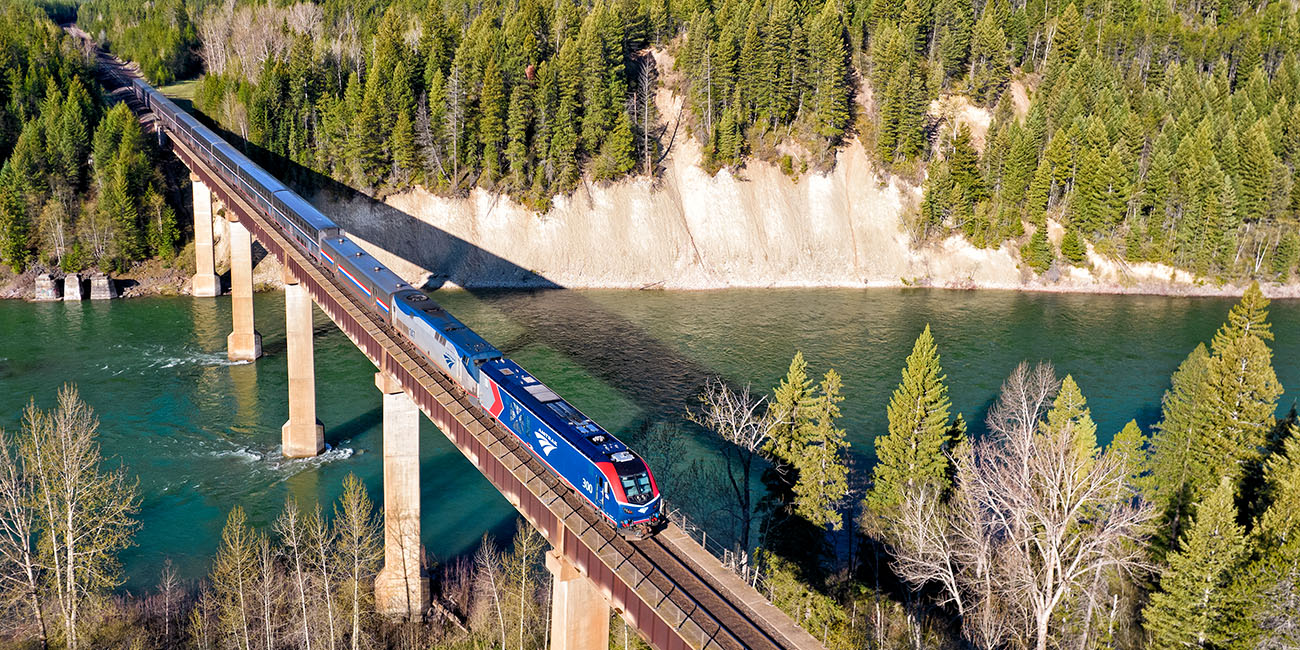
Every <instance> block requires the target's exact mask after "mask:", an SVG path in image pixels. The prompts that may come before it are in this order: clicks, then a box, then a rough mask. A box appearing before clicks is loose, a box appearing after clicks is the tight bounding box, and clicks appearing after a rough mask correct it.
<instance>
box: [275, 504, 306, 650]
mask: <svg viewBox="0 0 1300 650" xmlns="http://www.w3.org/2000/svg"><path fill="white" fill-rule="evenodd" d="M275 532H276V534H277V535H279V537H280V544H282V545H283V549H282V550H283V553H284V555H285V559H286V560H287V561H288V563H289V570H290V571H291V572H292V574H293V575H292V576H291V579H292V581H293V589H294V591H295V592H296V594H297V596H298V610H299V614H300V616H301V619H302V620H301V623H302V643H303V647H304V648H306V649H307V650H311V628H310V627H309V625H308V620H309V617H308V616H307V571H306V567H305V566H304V565H305V564H306V561H305V556H306V555H307V553H308V545H307V533H306V530H304V526H303V517H302V511H301V510H299V509H298V502H297V501H294V500H293V498H289V499H287V500H286V501H285V503H284V510H283V511H282V512H281V513H280V517H279V518H278V519H276V520H275Z"/></svg>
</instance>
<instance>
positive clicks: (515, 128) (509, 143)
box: [506, 83, 533, 190]
mask: <svg viewBox="0 0 1300 650" xmlns="http://www.w3.org/2000/svg"><path fill="white" fill-rule="evenodd" d="M532 96H533V94H532V86H530V85H528V84H526V83H521V84H519V85H517V86H515V87H514V89H513V90H512V91H511V92H510V110H509V112H508V113H507V115H506V163H507V165H508V168H509V170H510V184H511V185H512V186H513V187H514V188H515V189H516V190H522V189H523V188H524V187H526V184H527V182H528V175H529V149H528V131H529V126H530V125H531V123H532V112H533V102H532Z"/></svg>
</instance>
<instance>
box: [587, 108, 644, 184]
mask: <svg viewBox="0 0 1300 650" xmlns="http://www.w3.org/2000/svg"><path fill="white" fill-rule="evenodd" d="M635 147H636V143H635V141H634V140H633V139H632V121H631V119H630V118H628V116H627V112H625V111H619V113H618V117H617V118H615V119H614V130H613V131H611V132H610V133H609V137H607V138H605V141H604V142H603V143H601V146H600V158H601V161H600V164H599V165H598V166H597V169H596V177H597V178H598V179H606V180H608V179H615V178H619V177H622V176H624V175H626V174H627V173H628V172H630V171H632V169H633V168H634V167H636V157H635V156H636V150H635Z"/></svg>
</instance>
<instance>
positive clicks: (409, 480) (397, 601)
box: [375, 371, 429, 620]
mask: <svg viewBox="0 0 1300 650" xmlns="http://www.w3.org/2000/svg"><path fill="white" fill-rule="evenodd" d="M375 386H376V387H378V388H379V391H380V392H381V393H383V394H384V443H383V444H384V567H383V568H382V569H380V571H379V575H378V576H376V577H375V609H376V610H377V611H378V612H379V613H380V614H385V615H388V616H399V617H404V618H408V619H412V620H420V619H421V618H423V616H424V612H425V610H426V609H428V608H429V577H428V576H426V575H425V574H424V571H423V569H422V568H421V567H420V409H419V407H417V406H416V405H415V402H414V401H412V400H411V398H410V396H408V395H407V394H406V392H405V391H403V390H402V385H401V384H400V383H398V381H397V380H396V379H394V378H393V377H391V376H389V375H387V374H385V373H384V372H382V371H381V372H378V373H376V374H375Z"/></svg>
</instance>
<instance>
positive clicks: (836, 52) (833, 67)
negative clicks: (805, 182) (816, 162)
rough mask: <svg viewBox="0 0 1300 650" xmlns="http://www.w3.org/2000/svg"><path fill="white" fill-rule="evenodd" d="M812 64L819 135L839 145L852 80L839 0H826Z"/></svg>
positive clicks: (814, 36) (815, 36) (817, 27)
mask: <svg viewBox="0 0 1300 650" xmlns="http://www.w3.org/2000/svg"><path fill="white" fill-rule="evenodd" d="M811 36H812V61H813V64H814V65H815V66H816V68H815V72H814V74H815V79H814V81H813V84H814V96H815V100H814V113H813V120H814V122H815V123H816V125H817V126H816V130H817V133H818V135H820V136H822V137H823V138H826V139H827V141H829V142H830V143H831V144H832V146H833V145H835V144H838V142H839V139H840V137H841V136H842V135H844V129H845V127H846V126H848V123H849V77H848V58H847V52H846V43H845V40H844V19H843V16H842V15H841V12H840V3H839V2H838V1H837V0H826V4H824V5H823V6H822V10H821V13H820V14H819V15H818V16H817V21H816V24H815V25H814V27H813V32H812V34H811Z"/></svg>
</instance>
